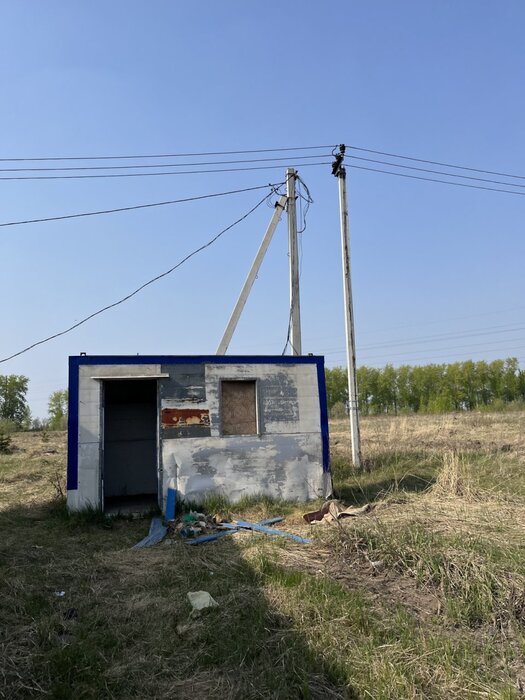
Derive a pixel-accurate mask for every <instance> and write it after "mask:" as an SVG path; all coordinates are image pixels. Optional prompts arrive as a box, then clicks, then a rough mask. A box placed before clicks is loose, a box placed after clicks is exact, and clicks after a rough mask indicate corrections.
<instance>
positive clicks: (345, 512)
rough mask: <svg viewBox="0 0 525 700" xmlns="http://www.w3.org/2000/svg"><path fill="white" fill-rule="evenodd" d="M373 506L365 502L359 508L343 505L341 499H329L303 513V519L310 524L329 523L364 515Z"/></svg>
mask: <svg viewBox="0 0 525 700" xmlns="http://www.w3.org/2000/svg"><path fill="white" fill-rule="evenodd" d="M373 508H374V506H373V505H371V504H370V503H367V504H366V505H364V506H361V507H360V508H357V507H355V506H348V507H347V506H345V505H344V504H343V503H341V501H337V500H335V499H334V500H331V501H326V502H325V503H323V505H322V506H321V508H319V510H316V511H313V512H312V513H305V514H304V515H303V519H304V520H305V521H306V522H307V523H310V524H314V523H321V522H322V523H324V524H325V525H330V524H331V523H335V522H337V521H338V520H341V519H342V518H352V517H355V516H357V515H365V514H366V513H370V511H372V510H373Z"/></svg>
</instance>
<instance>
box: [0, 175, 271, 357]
mask: <svg viewBox="0 0 525 700" xmlns="http://www.w3.org/2000/svg"><path fill="white" fill-rule="evenodd" d="M282 184H284V183H280V184H279V185H273V186H272V188H271V191H270V193H269V194H266V195H265V196H264V197H263V198H262V199H261V200H260V201H259V202H257V204H256V205H255V206H253V207H252V208H251V209H249V210H248V211H247V212H246V213H245V214H243V215H242V216H241V217H240V218H238V219H236V221H234V222H233V223H232V224H230V225H229V226H226V228H223V229H222V230H221V231H219V233H217V234H216V235H215V236H214V237H213V238H211V239H210V240H209V241H208V242H207V243H204V245H201V246H199V247H198V248H196V249H195V250H193V251H192V252H191V253H189V254H188V255H186V256H185V257H184V258H182V260H180V261H179V262H178V263H177V264H176V265H174V266H173V267H171V268H170V269H169V270H166V271H165V272H162V273H161V274H160V275H157V276H156V277H153V278H152V279H150V280H148V281H147V282H145V283H144V284H141V285H140V287H137V289H135V290H134V291H132V292H130V293H129V294H127V295H126V296H125V297H122V299H119V300H118V301H115V302H113V303H112V304H108V305H107V306H104V307H103V308H101V309H98V311H94V312H93V313H92V314H89V316H86V317H85V318H83V319H81V320H80V321H78V322H77V323H74V324H73V325H72V326H69V328H66V329H65V330H63V331H60V332H58V333H54V334H53V335H50V336H48V337H47V338H43V339H42V340H38V341H37V342H35V343H32V344H31V345H28V346H27V347H25V348H23V349H22V350H19V351H18V352H15V353H13V354H12V355H9V356H8V357H4V358H2V359H0V364H2V363H3V362H7V361H8V360H12V359H13V358H15V357H18V356H19V355H23V354H24V353H26V352H28V351H29V350H32V349H33V348H36V347H37V346H38V345H43V344H44V343H48V342H49V341H50V340H54V339H55V338H59V337H60V336H62V335H66V333H70V332H71V331H72V330H74V329H75V328H78V327H79V326H81V325H82V324H84V323H86V322H87V321H89V320H91V319H92V318H94V317H95V316H98V315H100V314H102V313H104V312H105V311H108V310H109V309H112V308H114V307H115V306H119V304H123V303H124V302H125V301H128V299H131V298H132V297H134V296H135V295H136V294H138V293H139V292H141V291H142V290H143V289H145V288H146V287H148V286H149V285H151V284H153V283H154V282H157V281H158V280H160V279H162V278H163V277H166V276H167V275H170V274H171V273H172V272H174V271H175V270H177V269H178V268H179V267H181V266H182V265H184V263H185V262H187V261H188V260H189V259H190V258H192V257H193V256H195V255H197V254H198V253H200V252H201V251H203V250H205V249H206V248H209V247H210V246H211V245H213V243H215V242H216V241H217V240H218V239H219V238H220V237H221V236H223V235H224V234H225V233H226V232H227V231H230V230H231V229H232V228H233V227H234V226H237V224H240V223H241V221H244V220H245V219H246V218H248V216H250V214H253V212H254V211H255V210H256V209H258V208H259V207H260V206H261V205H262V204H264V202H266V200H267V199H268V198H269V197H271V196H272V195H274V194H276V193H277V191H278V188H279V187H280V186H281V185H282Z"/></svg>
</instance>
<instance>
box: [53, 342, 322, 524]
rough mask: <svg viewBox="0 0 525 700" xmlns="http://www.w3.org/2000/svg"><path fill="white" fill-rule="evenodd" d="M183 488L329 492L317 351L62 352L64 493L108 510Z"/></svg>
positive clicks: (74, 505)
mask: <svg viewBox="0 0 525 700" xmlns="http://www.w3.org/2000/svg"><path fill="white" fill-rule="evenodd" d="M171 478H174V479H175V480H176V486H177V490H178V492H179V495H180V497H181V498H183V499H185V500H190V501H195V502H199V501H200V500H202V499H203V498H205V497H206V496H207V495H210V494H221V495H224V496H225V497H227V498H228V499H229V500H231V501H232V502H235V501H237V500H239V499H240V498H242V497H243V496H250V495H256V494H266V495H269V496H273V497H275V498H283V499H288V500H309V499H313V498H318V497H327V496H328V495H329V494H330V492H331V476H330V463H329V452H328V412H327V404H326V389H325V380H324V360H323V358H322V357H312V356H308V357H302V356H301V357H292V356H286V357H284V356H277V357H275V356H269V357H259V356H254V357H235V356H217V355H212V356H159V357H158V356H149V357H142V356H129V357H128V356H122V357H112V356H80V357H70V358H69V425H68V470H67V502H68V506H69V508H70V509H71V510H78V509H81V508H83V507H85V506H88V505H91V506H94V507H97V508H102V509H103V510H106V511H111V510H118V509H121V508H122V509H134V508H136V509H140V508H147V507H148V506H151V505H154V504H157V503H158V504H159V505H160V507H161V509H162V510H163V511H164V507H165V496H166V492H167V486H168V483H169V481H170V479H171Z"/></svg>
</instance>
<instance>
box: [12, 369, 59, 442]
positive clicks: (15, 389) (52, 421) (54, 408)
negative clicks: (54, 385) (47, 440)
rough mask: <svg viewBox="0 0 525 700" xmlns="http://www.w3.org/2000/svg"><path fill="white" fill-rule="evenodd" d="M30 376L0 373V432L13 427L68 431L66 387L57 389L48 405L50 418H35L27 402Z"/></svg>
mask: <svg viewBox="0 0 525 700" xmlns="http://www.w3.org/2000/svg"><path fill="white" fill-rule="evenodd" d="M28 388H29V379H28V378H27V377H24V376H23V375H22V374H7V375H0V434H6V433H10V432H12V431H14V430H65V429H66V427H67V396H68V394H67V389H64V390H59V391H54V392H53V393H52V394H51V395H50V396H49V400H48V404H47V409H48V417H47V418H44V419H41V418H33V417H32V416H31V410H30V408H29V404H28V402H27V390H28Z"/></svg>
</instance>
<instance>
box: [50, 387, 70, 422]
mask: <svg viewBox="0 0 525 700" xmlns="http://www.w3.org/2000/svg"><path fill="white" fill-rule="evenodd" d="M67 401H68V393H67V389H63V390H59V391H54V392H53V393H52V394H51V396H50V397H49V401H48V404H47V410H48V413H49V422H48V427H49V430H65V429H66V428H67Z"/></svg>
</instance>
